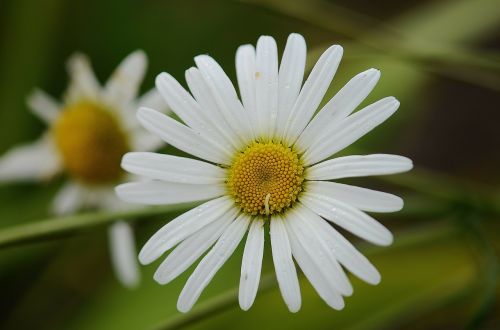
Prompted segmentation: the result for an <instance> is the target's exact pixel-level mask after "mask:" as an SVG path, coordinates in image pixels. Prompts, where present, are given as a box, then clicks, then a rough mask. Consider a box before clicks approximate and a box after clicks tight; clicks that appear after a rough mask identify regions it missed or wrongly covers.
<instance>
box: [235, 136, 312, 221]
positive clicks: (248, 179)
mask: <svg viewBox="0 0 500 330" xmlns="http://www.w3.org/2000/svg"><path fill="white" fill-rule="evenodd" d="M303 172H304V168H303V166H302V164H301V162H300V159H299V156H298V155H297V153H295V152H294V151H293V150H292V149H291V148H288V147H286V146H284V145H283V144H281V143H274V142H268V143H262V142H254V143H253V144H251V145H250V146H248V147H247V148H246V149H245V150H244V151H243V152H241V153H239V154H238V155H237V156H236V158H235V160H234V162H233V164H232V165H231V167H230V169H229V175H228V180H227V185H228V189H229V192H230V194H231V195H232V196H233V198H234V200H235V202H236V203H237V204H238V205H239V206H240V207H241V209H242V210H243V211H244V212H246V213H248V214H252V215H257V214H261V215H265V214H275V213H279V212H282V211H284V210H285V209H286V208H288V207H290V206H291V205H292V204H293V203H294V202H295V201H296V200H297V196H298V195H299V193H300V192H301V190H302V182H303V181H304V177H303Z"/></svg>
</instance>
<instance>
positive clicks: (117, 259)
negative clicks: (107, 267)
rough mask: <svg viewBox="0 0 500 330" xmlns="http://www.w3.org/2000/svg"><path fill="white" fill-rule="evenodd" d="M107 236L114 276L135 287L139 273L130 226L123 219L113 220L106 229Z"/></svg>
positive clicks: (125, 284)
mask: <svg viewBox="0 0 500 330" xmlns="http://www.w3.org/2000/svg"><path fill="white" fill-rule="evenodd" d="M108 238H109V253H110V256H111V264H112V266H113V270H114V272H115V275H116V278H117V279H118V281H120V283H122V284H123V285H124V286H126V287H128V288H134V287H136V286H137V285H138V284H139V280H140V273H139V265H138V264H137V252H136V247H135V237H134V232H133V230H132V228H131V227H130V225H129V224H128V223H126V222H124V221H118V222H115V223H114V224H112V225H111V226H110V227H109V229H108Z"/></svg>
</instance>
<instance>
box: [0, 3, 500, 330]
mask: <svg viewBox="0 0 500 330" xmlns="http://www.w3.org/2000/svg"><path fill="white" fill-rule="evenodd" d="M497 7H498V4H497V1H495V0H493V1H492V0H458V1H440V0H429V1H417V0H410V1H405V2H402V1H395V0H383V1H344V0H341V1H335V2H333V1H325V0H312V1H311V0H303V1H302V0H292V1H289V0H286V1H285V0H283V1H281V0H272V1H264V0H259V1H257V0H253V1H241V2H240V1H229V0H209V1H198V0H173V1H152V0H150V1H118V0H109V1H96V0H86V1H84V0H74V1H64V0H42V1H31V0H7V1H2V2H1V4H0V35H1V37H0V72H1V74H0V118H1V120H0V153H2V154H3V153H4V152H6V151H7V150H8V149H9V148H10V147H12V146H13V145H17V144H19V143H23V142H28V141H33V140H34V139H35V138H37V137H38V136H40V134H41V133H42V132H43V130H44V129H45V126H44V125H43V124H42V123H41V122H40V121H39V120H38V119H36V118H35V117H33V116H32V114H30V113H29V112H28V111H27V109H26V107H25V105H24V103H25V96H26V95H27V94H28V93H29V92H30V91H31V90H32V88H33V86H43V88H44V90H45V91H47V92H48V93H49V94H51V95H61V93H62V92H63V90H64V89H65V87H66V81H67V78H66V72H65V70H64V67H63V66H61V63H63V62H64V61H65V60H66V59H67V58H68V57H69V56H70V55H71V54H72V53H73V52H74V51H75V50H81V51H82V52H84V53H86V54H88V55H89V57H90V58H92V59H93V63H94V66H95V71H96V72H97V73H98V78H99V80H100V81H105V80H106V78H107V77H108V76H109V74H110V73H111V72H112V71H113V70H114V68H115V67H116V64H117V59H121V58H124V57H125V56H126V55H127V54H128V53H129V52H130V50H132V49H137V48H140V49H144V50H145V52H147V54H148V57H149V59H150V67H149V69H148V72H147V74H146V76H145V82H144V85H143V89H142V92H144V91H146V90H147V88H148V87H152V86H153V81H154V77H155V76H156V73H158V72H162V71H167V72H169V73H171V74H172V75H173V76H174V77H179V78H180V79H179V80H182V77H183V74H184V70H185V69H186V68H188V67H189V66H191V65H192V58H193V57H194V56H195V55H197V54H203V53H208V54H210V55H211V56H213V57H214V58H217V60H218V61H219V62H220V64H221V65H222V66H223V67H224V68H228V75H229V77H230V78H231V79H232V80H233V81H234V79H235V69H234V54H235V51H236V49H237V47H238V46H239V45H241V44H245V43H250V42H254V41H255V40H256V39H257V37H258V36H259V35H262V34H267V35H273V36H275V38H276V40H278V48H279V49H283V47H284V43H285V40H286V36H287V35H288V34H289V33H290V32H291V31H296V32H299V33H301V34H302V35H304V37H305V38H306V39H307V41H308V45H309V47H310V49H311V52H310V53H309V54H308V59H309V62H308V66H307V70H309V69H310V68H311V66H310V65H311V64H312V63H314V62H315V59H317V57H318V56H319V54H320V53H321V52H322V51H323V50H324V49H325V48H326V46H327V45H331V44H341V45H343V47H344V49H345V52H344V58H343V64H342V66H341V67H340V68H339V71H338V72H337V74H336V81H335V83H334V84H333V85H332V86H331V89H330V90H329V91H328V93H327V96H329V97H331V96H333V94H334V93H335V92H336V91H338V90H339V88H340V87H341V86H342V85H344V84H345V83H346V82H347V81H348V80H349V78H350V77H352V76H354V75H355V74H357V73H358V72H362V71H364V70H366V69H368V68H370V67H375V68H377V69H380V70H381V72H382V78H381V81H380V83H379V84H378V85H377V88H376V89H375V90H374V91H373V93H372V94H371V95H370V97H369V98H368V99H367V100H366V104H369V103H371V102H373V101H375V100H377V99H379V98H381V97H383V96H386V95H394V96H395V97H397V98H398V100H400V102H401V104H402V107H401V109H400V110H399V111H398V113H397V114H396V115H395V116H394V117H393V118H391V120H390V121H388V122H386V123H385V124H384V127H383V129H379V130H375V131H373V132H372V133H371V134H370V137H369V138H367V139H364V140H360V141H358V144H356V149H354V148H349V149H348V150H346V153H349V154H354V153H371V152H380V151H381V150H383V151H384V152H387V153H393V154H404V155H407V156H409V157H410V158H411V159H412V160H413V161H414V162H415V164H416V168H415V169H414V170H413V171H412V172H410V173H408V174H402V175H398V176H394V177H380V178H374V179H373V180H372V179H369V180H368V179H356V180H352V181H349V182H347V183H349V184H356V185H363V186H365V187H369V188H372V189H378V190H385V191H391V192H392V193H394V194H398V195H402V196H405V208H404V210H403V211H402V212H398V213H395V214H387V215H383V216H378V219H379V220H380V221H381V222H383V223H384V224H385V225H386V226H387V227H390V228H391V229H392V230H393V231H394V234H395V237H397V239H396V240H395V242H394V244H393V245H392V246H391V247H390V248H384V249H377V248H370V247H368V246H367V245H364V244H362V243H360V242H359V241H356V240H355V239H353V238H352V237H351V238H350V239H351V240H352V242H353V243H354V244H355V245H356V247H358V248H359V249H360V251H361V252H363V254H365V255H366V256H367V257H368V258H369V259H370V260H371V261H372V262H373V263H374V264H376V265H377V268H378V270H379V271H380V272H381V273H382V274H383V276H384V277H383V281H382V283H381V284H380V285H379V286H376V287H371V286H369V285H366V284H363V283H362V282H360V281H357V280H356V279H353V285H354V287H355V288H356V290H355V292H354V294H353V296H352V297H349V298H348V299H347V300H346V302H347V307H346V308H345V309H344V310H343V311H342V312H336V311H332V310H331V309H330V308H328V307H327V306H325V304H324V303H323V302H322V301H321V299H320V298H319V297H318V296H317V295H316V293H315V292H314V290H313V288H312V287H311V286H309V285H308V284H307V281H305V280H304V279H303V277H302V275H300V273H299V275H300V282H301V285H302V287H303V288H304V289H303V291H302V295H303V301H304V304H303V308H302V310H301V311H300V312H299V313H297V314H293V315H291V314H290V313H289V312H288V310H287V309H286V307H285V306H284V304H282V301H281V297H280V293H279V290H278V289H277V286H276V284H275V283H274V281H273V279H274V277H270V278H269V277H267V274H268V273H269V272H271V271H272V270H273V268H272V264H271V259H270V258H265V261H264V264H263V267H262V274H263V275H264V277H263V279H262V284H263V287H262V289H263V291H262V292H260V293H259V296H258V298H257V301H256V303H255V305H254V307H253V308H252V309H251V310H250V311H249V312H241V311H239V309H238V308H237V307H236V306H237V292H235V291H234V286H235V284H236V283H237V281H238V279H239V276H240V269H239V266H240V263H241V259H240V258H238V257H236V256H238V255H241V253H242V250H243V246H240V247H238V250H237V251H236V252H235V254H234V256H235V257H234V258H231V259H229V260H228V263H227V264H226V266H225V267H224V268H223V269H221V271H220V272H219V273H218V274H217V276H216V277H215V278H214V280H213V281H212V283H211V285H210V287H209V288H208V289H207V291H206V292H205V293H204V295H203V296H202V298H201V301H200V302H199V306H198V307H200V309H198V307H195V309H193V310H192V312H191V313H189V314H186V315H184V316H182V317H180V318H179V316H178V312H177V311H176V309H175V305H176V301H177V297H178V294H179V292H180V291H181V289H182V285H183V284H184V283H185V281H186V279H187V275H188V273H189V272H187V273H186V275H185V276H181V277H180V278H179V279H178V280H175V281H173V282H172V283H170V284H169V285H168V286H159V285H158V284H157V283H155V282H154V281H143V282H142V284H141V290H134V291H129V290H124V289H123V288H122V287H121V286H120V285H118V284H117V283H116V280H115V278H114V276H113V273H112V271H111V268H110V265H109V261H108V252H107V235H106V228H107V225H108V224H109V223H110V221H111V220H107V219H110V218H106V217H105V216H103V215H100V216H99V218H95V217H92V218H77V219H73V218H72V219H71V221H65V220H61V219H57V220H58V222H49V224H50V226H45V222H43V221H40V219H43V218H45V217H46V216H47V213H46V210H47V209H48V206H49V204H50V202H51V200H52V199H53V196H54V194H55V193H56V192H57V190H58V189H59V187H60V184H61V181H58V180H56V181H53V182H51V183H47V184H45V185H44V186H42V187H39V186H38V185H31V184H24V185H8V186H2V187H1V188H0V196H1V199H0V225H1V226H2V230H1V234H0V242H1V243H0V244H2V249H1V250H0V269H1V271H0V285H1V288H2V297H1V298H0V304H1V306H2V312H1V313H0V314H1V316H0V322H1V326H0V327H3V328H7V329H33V328H37V329H44V328H45V329H68V328H69V329H114V328H119V329H148V328H155V327H160V326H164V328H169V327H170V328H172V327H174V326H179V324H182V325H184V327H188V328H196V329H220V328H230V327H232V326H234V324H238V326H239V327H240V328H241V329H255V328H261V329H269V328H272V329H276V328H278V329H279V328H286V329H303V328H304V327H314V328H340V329H341V328H348V327H350V328H353V327H357V328H365V329H373V328H384V329H385V328H409V329H426V328H448V329H449V328H452V329H454V328H463V327H464V325H470V326H475V327H483V328H484V327H487V326H489V327H490V328H498V315H500V313H498V303H497V302H496V301H497V300H496V297H497V295H498V293H497V291H496V286H495V281H496V279H497V276H496V269H497V268H496V262H497V261H496V260H497V258H496V257H495V254H496V255H498V250H497V249H498V242H499V241H500V240H499V239H498V233H499V231H498V228H497V227H498V226H497V225H496V222H495V221H494V220H496V219H498V205H499V203H498V202H497V201H498V188H497V187H498V183H499V178H498V170H497V169H498V167H499V164H500V159H499V154H498V146H499V145H500V141H499V138H500V136H499V134H498V124H497V123H498V120H499V117H498V116H499V112H498V110H497V109H498V86H500V83H499V82H498V76H499V75H498V72H499V71H498V70H499V69H498V49H499V24H500V23H499V22H500V19H499V15H500V12H499V11H498V10H497ZM141 94H142V93H141ZM361 106H363V105H361ZM162 152H165V153H171V152H172V149H171V148H169V147H167V148H165V149H164V150H162ZM190 207H192V205H191V206H190ZM148 212H149V213H148V214H149V215H148V216H146V215H144V216H140V217H139V216H137V214H134V215H128V218H132V219H137V220H138V222H136V223H135V227H136V233H137V237H138V244H140V245H142V244H143V243H144V242H146V240H147V238H148V237H149V235H150V233H152V232H154V230H155V229H156V228H158V227H159V226H161V225H162V224H163V223H165V221H168V220H169V219H172V218H174V217H175V216H176V215H178V214H179V210H176V211H172V210H170V211H169V212H167V208H162V209H161V210H158V209H156V208H153V209H149V211H148ZM154 212H156V213H155V215H151V214H152V213H154ZM159 214H161V215H159ZM123 215H124V214H123ZM124 216H125V215H124ZM89 219H91V220H92V221H88V220H89ZM97 219H98V220H97ZM113 219H114V218H113ZM59 220H60V221H59ZM73 220H76V221H73ZM83 220H85V221H83ZM142 220H144V221H142ZM139 221H140V222H139ZM39 223H42V224H44V226H43V227H42V228H40V227H39V226H35V224H39ZM83 223H85V224H86V225H85V226H84V225H83ZM21 225H23V226H28V227H19V226H21ZM54 228H56V229H57V231H54ZM14 229H15V230H14ZM21 229H22V231H21ZM21 234H22V235H21ZM28 234H29V235H28ZM27 235H28V236H27ZM28 243H29V244H28ZM5 244H8V245H9V247H7V246H6V245H5ZM265 249H266V250H269V249H270V246H266V247H265ZM154 268H155V267H150V268H148V269H144V272H143V278H151V277H152V276H153V271H154ZM214 299H215V302H217V304H214ZM61 302H63V303H61ZM206 304H209V305H206ZM207 306H208V307H210V308H208V307H207ZM214 306H215V307H217V308H214ZM235 307H236V308H235ZM203 308H206V309H203ZM270 309H272V310H273V313H272V314H271V313H269V310H270ZM222 311H223V312H222ZM47 315H50V316H51V317H50V318H48V317H47ZM195 317H198V318H195ZM195 320H198V321H197V322H195Z"/></svg>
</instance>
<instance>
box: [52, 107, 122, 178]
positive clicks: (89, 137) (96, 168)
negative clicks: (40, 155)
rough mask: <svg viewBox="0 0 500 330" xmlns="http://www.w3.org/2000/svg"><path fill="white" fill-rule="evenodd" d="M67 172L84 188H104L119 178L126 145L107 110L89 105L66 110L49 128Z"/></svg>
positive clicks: (115, 120) (117, 125) (116, 121)
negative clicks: (95, 186)
mask: <svg viewBox="0 0 500 330" xmlns="http://www.w3.org/2000/svg"><path fill="white" fill-rule="evenodd" d="M52 133H53V136H54V139H55V144H56V146H57V149H58V151H59V154H60V155H61V158H62V161H63V164H64V167H65V169H66V171H67V172H68V173H69V175H71V176H72V177H73V178H74V179H76V180H78V181H81V182H83V183H85V184H107V183H113V182H115V181H117V180H118V179H119V178H120V177H121V175H122V170H121V168H120V161H121V157H122V156H123V154H125V153H126V152H127V151H128V150H129V147H128V141H127V138H126V135H125V132H124V131H123V129H122V127H121V125H120V123H119V122H118V120H117V119H116V118H115V117H114V116H113V114H112V113H111V112H110V111H109V110H108V109H106V107H104V106H102V105H99V104H95V103H92V102H81V103H75V104H72V105H69V106H67V107H66V108H65V109H64V110H63V111H62V112H61V115H60V116H59V118H58V120H57V121H56V122H55V123H54V125H53V127H52Z"/></svg>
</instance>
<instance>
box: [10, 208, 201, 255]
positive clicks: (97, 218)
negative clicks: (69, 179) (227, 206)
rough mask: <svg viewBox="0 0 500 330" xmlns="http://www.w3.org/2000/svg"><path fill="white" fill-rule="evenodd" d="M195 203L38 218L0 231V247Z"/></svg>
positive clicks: (168, 210) (179, 209) (149, 214)
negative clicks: (44, 218)
mask: <svg viewBox="0 0 500 330" xmlns="http://www.w3.org/2000/svg"><path fill="white" fill-rule="evenodd" d="M194 205H195V204H193V203H189V204H178V205H169V206H161V207H148V208H138V209H133V210H126V211H119V212H92V213H84V214H77V215H71V216H66V217H61V218H50V219H46V220H38V221H34V222H31V223H28V224H23V225H18V226H13V227H10V228H6V229H3V230H1V231H0V247H5V246H10V245H14V244H17V243H24V242H29V241H33V240H36V239H42V238H45V237H51V236H54V235H59V234H66V233H70V232H74V231H76V230H80V229H87V228H91V227H97V226H104V225H107V224H110V223H112V222H114V221H116V220H118V219H123V220H128V219H131V218H139V217H145V216H151V215H157V214H166V213H170V212H178V211H182V210H186V209H189V208H191V207H193V206H194Z"/></svg>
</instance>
